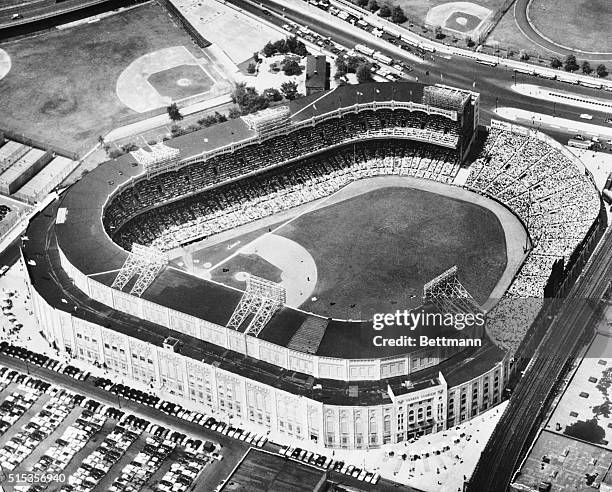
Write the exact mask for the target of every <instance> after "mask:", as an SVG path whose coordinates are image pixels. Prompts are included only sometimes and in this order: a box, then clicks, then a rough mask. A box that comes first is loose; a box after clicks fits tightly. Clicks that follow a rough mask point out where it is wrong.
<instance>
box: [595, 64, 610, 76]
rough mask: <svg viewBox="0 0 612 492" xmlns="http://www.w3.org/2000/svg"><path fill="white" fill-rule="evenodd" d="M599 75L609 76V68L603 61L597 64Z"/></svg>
mask: <svg viewBox="0 0 612 492" xmlns="http://www.w3.org/2000/svg"><path fill="white" fill-rule="evenodd" d="M597 76H598V77H607V76H608V69H607V68H606V66H605V65H604V64H603V63H600V64H599V65H597Z"/></svg>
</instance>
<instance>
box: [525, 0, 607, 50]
mask: <svg viewBox="0 0 612 492" xmlns="http://www.w3.org/2000/svg"><path fill="white" fill-rule="evenodd" d="M529 16H530V18H531V22H532V23H533V26H534V27H535V28H536V29H537V30H538V31H539V32H540V33H542V35H544V36H546V37H547V38H549V39H550V40H552V41H553V42H555V43H559V44H561V45H564V46H567V47H569V48H573V49H578V50H581V51H587V52H605V53H610V52H612V35H611V34H610V27H611V26H612V2H611V1H610V0H589V1H588V2H585V1H578V0H533V1H532V2H531V4H530V6H529ZM578 56H579V55H578Z"/></svg>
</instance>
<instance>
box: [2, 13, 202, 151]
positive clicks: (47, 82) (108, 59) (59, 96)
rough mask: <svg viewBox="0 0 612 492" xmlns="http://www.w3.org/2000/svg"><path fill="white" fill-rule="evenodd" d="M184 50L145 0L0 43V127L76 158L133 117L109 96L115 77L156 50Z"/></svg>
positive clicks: (175, 30)
mask: <svg viewBox="0 0 612 492" xmlns="http://www.w3.org/2000/svg"><path fill="white" fill-rule="evenodd" d="M178 45H184V46H186V47H187V48H188V49H189V48H190V47H191V46H192V42H191V38H190V37H189V36H188V34H187V33H186V32H185V31H184V30H183V29H182V28H180V27H177V26H175V25H174V24H173V23H172V21H171V19H170V18H169V17H168V13H167V12H166V11H165V10H164V9H163V8H162V7H161V6H159V5H158V4H156V3H151V4H146V5H142V6H140V7H137V8H134V9H131V10H128V11H125V12H122V13H120V14H117V15H113V16H110V17H107V18H105V19H102V20H100V21H99V22H96V23H93V24H84V25H81V26H77V27H73V28H70V29H66V30H54V31H51V32H47V33H44V34H40V35H38V36H33V37H30V38H26V39H20V40H17V41H12V42H6V43H3V44H0V47H1V48H2V49H4V50H5V51H7V52H8V54H9V55H10V56H11V59H12V69H11V71H10V72H9V73H8V74H7V76H6V77H5V78H4V79H2V80H0V94H2V111H0V127H6V128H9V129H12V130H15V131H17V132H20V133H24V134H26V135H28V136H30V137H33V138H35V139H38V140H42V141H46V142H50V143H53V144H55V145H57V146H59V147H63V148H65V149H68V150H72V151H77V152H80V153H84V151H86V150H87V149H89V148H90V147H91V146H92V145H93V144H95V142H96V139H97V137H98V135H104V134H105V133H107V132H108V131H109V130H111V129H112V128H114V127H116V126H120V125H123V124H126V123H128V122H131V121H134V120H135V119H139V118H140V117H139V116H138V114H137V113H135V112H134V111H132V110H130V109H128V108H126V107H125V106H124V105H123V104H122V103H121V101H120V100H119V99H118V98H117V96H116V94H115V87H116V82H117V78H118V76H119V74H120V73H121V72H122V71H123V70H124V69H125V68H126V67H127V66H128V65H129V64H130V63H131V62H132V61H134V60H135V59H136V58H138V57H140V56H142V55H144V54H146V53H149V52H151V51H155V50H158V49H161V48H166V47H170V46H178Z"/></svg>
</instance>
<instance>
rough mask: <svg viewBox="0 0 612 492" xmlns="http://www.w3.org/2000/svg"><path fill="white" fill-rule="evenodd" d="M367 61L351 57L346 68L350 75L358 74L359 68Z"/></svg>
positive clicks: (361, 57)
mask: <svg viewBox="0 0 612 492" xmlns="http://www.w3.org/2000/svg"><path fill="white" fill-rule="evenodd" d="M366 61H367V60H366V59H365V58H364V57H363V56H349V57H348V58H347V59H346V67H347V70H346V71H347V72H348V73H356V72H357V67H359V65H361V64H362V63H364V62H366Z"/></svg>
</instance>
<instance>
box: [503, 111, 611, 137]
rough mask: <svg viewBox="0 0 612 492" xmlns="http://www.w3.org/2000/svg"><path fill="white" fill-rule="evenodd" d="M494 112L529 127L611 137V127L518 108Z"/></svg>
mask: <svg viewBox="0 0 612 492" xmlns="http://www.w3.org/2000/svg"><path fill="white" fill-rule="evenodd" d="M494 112H495V114H497V115H498V116H499V117H501V118H504V119H506V120H510V121H514V122H516V123H518V124H520V125H523V126H527V127H531V128H547V129H550V130H557V131H558V130H564V131H567V132H570V133H579V134H581V135H583V136H585V137H586V136H588V137H594V136H597V137H599V138H605V139H612V128H611V127H605V126H599V125H593V124H592V123H584V122H582V121H574V120H568V119H565V118H558V117H556V116H552V115H548V114H542V113H533V112H531V111H526V110H524V109H519V108H511V107H500V108H497V109H496V110H494Z"/></svg>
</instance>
